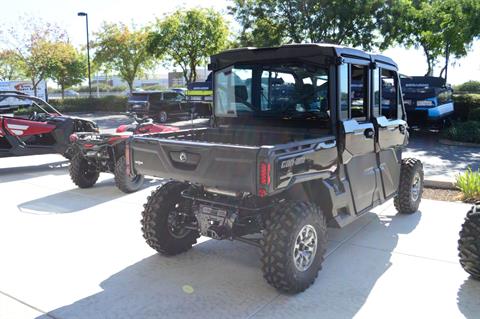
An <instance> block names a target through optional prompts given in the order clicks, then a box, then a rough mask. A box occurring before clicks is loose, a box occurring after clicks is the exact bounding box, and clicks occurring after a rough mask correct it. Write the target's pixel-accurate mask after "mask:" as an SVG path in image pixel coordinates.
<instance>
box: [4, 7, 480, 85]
mask: <svg viewBox="0 0 480 319" xmlns="http://www.w3.org/2000/svg"><path fill="white" fill-rule="evenodd" d="M228 5H229V1H228V0H209V1H199V0H195V1H193V0H170V1H165V0H163V1H162V0H135V1H131V0H130V1H113V0H96V1H93V0H82V1H73V0H63V1H61V0H57V1H54V0H15V1H5V3H3V4H2V10H1V11H0V21H1V22H0V25H3V26H5V25H6V26H9V25H17V19H18V17H19V16H22V15H37V16H41V17H42V18H43V19H44V20H45V21H49V22H55V23H57V24H58V25H60V26H61V27H62V28H64V29H66V30H67V32H68V34H69V36H70V39H71V41H72V43H73V44H75V45H82V44H84V43H85V41H86V40H85V22H84V19H83V18H81V17H77V12H79V11H85V12H88V14H89V22H90V30H91V32H92V31H95V30H96V29H98V27H99V26H100V24H101V23H102V21H109V22H119V21H121V22H124V23H126V24H132V23H134V24H137V25H144V24H147V23H149V22H151V21H154V20H155V17H161V16H162V15H163V14H165V13H169V12H172V11H174V10H175V9H177V8H185V7H189V8H191V7H197V6H201V7H213V8H215V9H217V10H219V11H221V12H223V13H225V16H226V18H227V19H228V20H230V21H232V18H231V17H230V16H228V15H227V14H226V11H227V6H228ZM17 27H21V26H18V25H17ZM232 27H234V28H235V27H236V24H235V23H234V22H233V21H232ZM3 46H4V43H0V48H1V47H3ZM384 54H386V55H388V56H390V57H391V58H393V59H394V60H395V61H396V62H397V63H398V65H399V67H400V71H401V73H404V74H408V75H422V74H424V73H425V71H426V63H425V57H424V55H423V53H422V52H421V51H420V50H415V49H404V48H399V47H396V48H392V49H389V50H387V51H385V52H384ZM468 80H480V41H478V40H477V41H476V42H475V43H474V45H473V47H472V51H471V52H470V53H469V55H468V56H467V57H466V58H463V59H460V60H458V61H456V65H455V66H454V67H450V68H449V82H450V83H453V84H457V83H462V82H465V81H468Z"/></svg>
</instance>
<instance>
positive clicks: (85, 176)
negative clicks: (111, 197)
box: [69, 153, 100, 188]
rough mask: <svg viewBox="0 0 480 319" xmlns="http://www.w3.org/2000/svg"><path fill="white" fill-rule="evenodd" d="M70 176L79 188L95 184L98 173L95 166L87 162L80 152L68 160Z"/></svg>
mask: <svg viewBox="0 0 480 319" xmlns="http://www.w3.org/2000/svg"><path fill="white" fill-rule="evenodd" d="M69 171H70V178H71V179H72V181H73V183H74V184H75V185H77V186H78V187H80V188H89V187H92V186H93V185H95V183H96V182H97V180H98V176H99V175H100V173H99V172H98V171H97V169H96V167H95V166H93V165H91V164H89V163H88V161H87V160H86V159H85V157H83V155H82V154H79V153H77V154H75V155H74V156H73V158H72V160H71V161H70V169H69Z"/></svg>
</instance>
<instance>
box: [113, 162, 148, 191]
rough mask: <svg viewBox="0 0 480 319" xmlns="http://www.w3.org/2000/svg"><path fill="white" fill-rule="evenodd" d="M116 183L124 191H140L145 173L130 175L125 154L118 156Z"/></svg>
mask: <svg viewBox="0 0 480 319" xmlns="http://www.w3.org/2000/svg"><path fill="white" fill-rule="evenodd" d="M114 174H115V185H116V186H117V187H118V189H120V190H121V191H122V192H124V193H127V194H128V193H133V192H136V191H138V190H139V189H140V188H141V187H142V185H143V182H144V181H145V177H144V176H143V175H134V176H130V175H128V174H127V163H126V160H125V155H122V156H120V157H119V158H118V160H117V162H116V163H115V171H114Z"/></svg>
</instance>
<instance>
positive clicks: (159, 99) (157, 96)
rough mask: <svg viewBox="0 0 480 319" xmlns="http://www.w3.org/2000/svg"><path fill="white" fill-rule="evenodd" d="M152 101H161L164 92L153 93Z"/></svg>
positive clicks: (150, 99)
mask: <svg viewBox="0 0 480 319" xmlns="http://www.w3.org/2000/svg"><path fill="white" fill-rule="evenodd" d="M149 101H150V103H160V102H162V93H157V94H151V95H150V98H149Z"/></svg>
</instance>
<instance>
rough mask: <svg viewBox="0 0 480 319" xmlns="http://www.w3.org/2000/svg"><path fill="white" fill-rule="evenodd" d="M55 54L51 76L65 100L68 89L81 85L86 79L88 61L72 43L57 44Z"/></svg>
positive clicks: (50, 71)
mask: <svg viewBox="0 0 480 319" xmlns="http://www.w3.org/2000/svg"><path fill="white" fill-rule="evenodd" d="M55 53H56V54H55V60H54V63H52V66H51V68H50V70H49V75H50V77H51V78H52V79H53V80H54V81H55V82H56V83H57V84H58V85H59V86H60V89H61V91H62V100H63V99H64V97H65V89H66V88H68V87H71V86H74V85H77V84H80V83H82V81H83V80H84V79H85V77H86V70H87V61H86V58H85V56H84V55H82V54H80V53H79V52H78V51H77V50H76V49H75V48H74V47H73V46H72V45H71V44H70V43H62V42H60V43H57V44H56V46H55Z"/></svg>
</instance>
